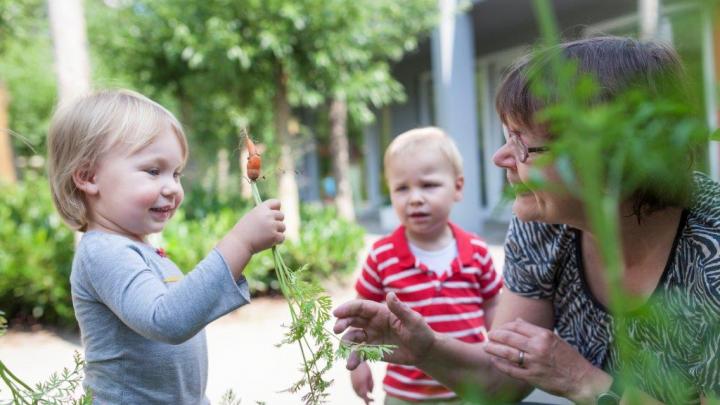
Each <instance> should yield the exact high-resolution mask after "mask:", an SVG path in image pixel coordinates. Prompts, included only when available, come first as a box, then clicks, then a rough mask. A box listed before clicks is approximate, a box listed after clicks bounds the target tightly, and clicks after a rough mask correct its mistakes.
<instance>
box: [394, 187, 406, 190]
mask: <svg viewBox="0 0 720 405" xmlns="http://www.w3.org/2000/svg"><path fill="white" fill-rule="evenodd" d="M405 190H407V186H397V187H395V191H405Z"/></svg>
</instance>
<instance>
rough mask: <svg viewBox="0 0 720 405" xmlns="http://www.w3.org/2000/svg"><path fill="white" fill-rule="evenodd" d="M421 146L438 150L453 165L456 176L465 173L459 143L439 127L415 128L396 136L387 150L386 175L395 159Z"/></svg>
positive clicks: (384, 161) (385, 160)
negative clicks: (456, 143)
mask: <svg viewBox="0 0 720 405" xmlns="http://www.w3.org/2000/svg"><path fill="white" fill-rule="evenodd" d="M420 148H423V149H430V150H432V151H437V153H438V156H440V157H442V158H444V159H445V160H446V161H447V163H449V164H450V165H451V166H452V169H453V172H454V174H455V177H459V176H462V175H463V162H462V156H460V151H459V150H458V148H457V145H455V142H454V141H453V140H452V138H451V137H450V136H449V135H448V134H446V133H445V131H443V130H442V129H440V128H437V127H423V128H415V129H411V130H409V131H406V132H403V133H402V134H400V135H398V136H396V137H395V139H393V140H392V142H390V145H388V147H387V149H386V150H385V157H384V159H383V163H384V165H385V173H386V175H387V168H388V165H389V163H390V162H391V161H392V160H393V159H397V158H398V157H401V156H407V155H408V154H412V152H413V151H416V150H418V149H420Z"/></svg>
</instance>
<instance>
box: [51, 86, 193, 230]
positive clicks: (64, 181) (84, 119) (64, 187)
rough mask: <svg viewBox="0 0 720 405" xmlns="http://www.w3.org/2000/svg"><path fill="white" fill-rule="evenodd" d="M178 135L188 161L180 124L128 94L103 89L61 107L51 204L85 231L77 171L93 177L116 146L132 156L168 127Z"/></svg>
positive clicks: (54, 128) (54, 133)
mask: <svg viewBox="0 0 720 405" xmlns="http://www.w3.org/2000/svg"><path fill="white" fill-rule="evenodd" d="M168 126H169V127H170V129H171V130H172V131H173V132H174V133H175V135H176V136H177V138H178V140H179V141H180V146H181V148H182V151H183V161H185V160H187V156H188V146H187V140H186V138H185V133H184V132H183V129H182V125H180V122H178V120H177V119H176V118H175V116H173V114H172V113H171V112H170V111H168V110H167V109H165V108H164V107H163V106H161V105H160V104H158V103H156V102H154V101H152V100H150V99H149V98H147V97H145V96H143V95H142V94H139V93H136V92H134V91H130V90H103V91H98V92H94V93H91V94H88V95H86V96H84V97H82V98H79V99H77V100H74V101H73V102H71V103H69V104H67V105H63V106H60V108H59V109H58V110H57V111H56V112H55V115H54V116H53V119H52V122H51V124H50V131H49V133H48V174H49V177H50V189H51V191H52V196H53V202H54V203H55V207H56V208H57V210H58V212H59V214H60V216H61V217H62V219H63V220H64V221H65V222H66V223H67V224H68V226H70V227H71V228H73V229H76V230H80V231H85V230H86V228H87V225H88V211H87V207H86V202H85V198H84V194H83V192H82V191H81V190H79V189H78V188H77V187H76V186H75V182H74V180H73V175H74V173H76V172H77V171H78V170H87V171H88V173H91V172H92V171H94V170H95V167H96V166H97V163H98V161H99V160H100V159H102V158H103V156H104V154H105V153H107V152H108V151H109V150H111V149H114V148H123V149H126V150H127V152H128V153H133V152H135V151H137V150H140V149H142V148H143V147H144V146H147V145H148V144H149V143H151V142H152V141H153V140H154V139H155V137H156V136H157V135H159V134H160V133H161V132H162V131H163V130H166V129H167V127H168Z"/></svg>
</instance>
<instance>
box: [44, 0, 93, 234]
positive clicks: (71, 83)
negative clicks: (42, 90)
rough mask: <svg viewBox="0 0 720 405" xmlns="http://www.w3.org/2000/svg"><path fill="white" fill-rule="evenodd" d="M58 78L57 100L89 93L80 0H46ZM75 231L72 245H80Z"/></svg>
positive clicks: (85, 35) (87, 58)
mask: <svg viewBox="0 0 720 405" xmlns="http://www.w3.org/2000/svg"><path fill="white" fill-rule="evenodd" d="M48 11H49V17H50V31H51V35H52V40H53V50H54V54H55V73H56V74H57V79H58V100H59V102H60V104H64V103H67V102H68V101H70V100H72V99H73V98H75V97H78V96H81V95H83V94H85V93H87V92H88V91H89V90H90V56H89V52H88V44H87V34H86V29H85V15H84V13H83V4H82V0H48ZM80 236H81V233H80V232H75V246H77V244H78V243H79V242H80Z"/></svg>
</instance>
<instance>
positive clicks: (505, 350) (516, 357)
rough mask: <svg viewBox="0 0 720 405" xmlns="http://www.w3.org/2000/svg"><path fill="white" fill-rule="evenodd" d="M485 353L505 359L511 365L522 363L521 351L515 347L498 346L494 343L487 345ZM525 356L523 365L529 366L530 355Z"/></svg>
mask: <svg viewBox="0 0 720 405" xmlns="http://www.w3.org/2000/svg"><path fill="white" fill-rule="evenodd" d="M485 352H486V353H488V354H491V355H493V356H495V357H498V358H501V359H505V360H507V361H509V362H511V363H515V364H519V363H520V352H521V350H520V349H517V348H515V347H511V346H506V345H501V344H496V343H493V342H489V343H488V344H486V345H485ZM524 353H525V354H523V355H522V356H523V363H525V364H527V362H528V353H527V352H524Z"/></svg>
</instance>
